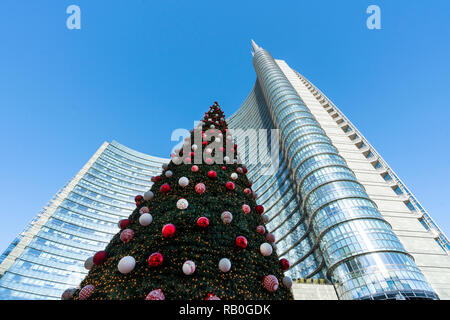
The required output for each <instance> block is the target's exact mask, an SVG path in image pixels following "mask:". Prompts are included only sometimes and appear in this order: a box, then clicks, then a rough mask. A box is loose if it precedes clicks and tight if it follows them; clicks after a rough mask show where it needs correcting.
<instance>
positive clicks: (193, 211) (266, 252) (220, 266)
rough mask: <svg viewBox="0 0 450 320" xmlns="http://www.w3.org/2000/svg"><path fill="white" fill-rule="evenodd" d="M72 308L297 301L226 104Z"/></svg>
mask: <svg viewBox="0 0 450 320" xmlns="http://www.w3.org/2000/svg"><path fill="white" fill-rule="evenodd" d="M171 158H172V159H171V161H170V163H169V164H167V165H164V166H163V172H162V174H161V175H160V176H155V177H153V178H152V181H153V182H154V183H153V185H152V187H151V189H150V190H149V191H148V192H146V193H145V194H144V195H143V196H142V195H137V196H136V198H135V201H136V209H135V210H134V211H133V213H132V214H131V215H130V216H129V217H128V219H124V220H121V221H120V222H119V228H120V229H121V230H120V232H119V233H117V234H116V235H115V236H114V237H113V238H112V240H111V242H110V243H109V244H108V246H107V247H106V248H105V250H103V251H99V252H97V253H96V254H95V255H94V256H93V257H91V258H89V259H87V260H86V262H85V267H86V268H87V269H89V270H90V271H89V274H88V275H87V276H86V278H85V279H84V280H83V281H82V282H81V284H80V287H79V288H78V289H75V288H73V289H68V290H66V291H65V292H64V293H63V296H62V298H63V299H74V300H78V299H79V300H85V299H92V300H110V299H122V300H128V299H137V300H140V299H147V300H162V299H168V300H202V299H207V300H208V299H211V300H212V299H216V300H218V299H225V300H227V299H246V300H260V299H264V300H268V299H283V300H287V299H292V294H291V291H290V287H291V285H292V281H291V279H290V278H289V277H287V276H284V275H283V271H286V270H287V269H288V268H289V262H288V261H287V260H286V259H281V260H280V259H279V258H278V256H277V254H276V252H275V250H274V249H273V243H274V241H275V239H274V236H273V235H272V234H270V233H268V232H267V231H266V229H265V226H264V223H265V222H267V220H268V217H267V216H266V215H265V214H264V208H263V207H262V206H261V205H257V204H256V198H257V195H256V194H255V193H254V192H253V191H252V189H251V187H252V184H251V182H249V180H248V179H247V176H246V173H247V169H246V167H245V166H244V165H242V164H240V161H239V160H238V156H237V146H236V145H235V144H234V140H233V137H232V136H231V133H230V131H229V130H228V128H227V124H226V121H225V116H224V113H223V112H222V110H221V109H220V107H219V105H218V103H217V102H215V103H214V105H213V106H211V107H210V109H209V111H208V112H207V113H205V117H204V119H203V121H201V122H200V124H199V125H198V126H197V127H196V128H195V129H194V130H192V131H191V135H190V137H187V138H186V139H185V141H184V145H183V149H182V150H176V152H174V153H173V154H172V155H171Z"/></svg>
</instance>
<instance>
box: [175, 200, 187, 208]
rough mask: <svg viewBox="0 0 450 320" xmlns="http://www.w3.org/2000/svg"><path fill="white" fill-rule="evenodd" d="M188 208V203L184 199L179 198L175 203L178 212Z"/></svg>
mask: <svg viewBox="0 0 450 320" xmlns="http://www.w3.org/2000/svg"><path fill="white" fill-rule="evenodd" d="M188 206H189V202H188V201H187V200H186V199H183V198H181V199H180V200H178V201H177V208H178V209H180V210H185V209H187V207H188Z"/></svg>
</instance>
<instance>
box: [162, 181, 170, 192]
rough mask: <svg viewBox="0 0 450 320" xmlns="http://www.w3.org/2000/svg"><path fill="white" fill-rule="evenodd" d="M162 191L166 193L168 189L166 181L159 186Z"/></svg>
mask: <svg viewBox="0 0 450 320" xmlns="http://www.w3.org/2000/svg"><path fill="white" fill-rule="evenodd" d="M160 190H161V192H162V193H168V192H169V191H170V186H169V185H168V184H167V183H164V184H163V185H162V186H161V188H160Z"/></svg>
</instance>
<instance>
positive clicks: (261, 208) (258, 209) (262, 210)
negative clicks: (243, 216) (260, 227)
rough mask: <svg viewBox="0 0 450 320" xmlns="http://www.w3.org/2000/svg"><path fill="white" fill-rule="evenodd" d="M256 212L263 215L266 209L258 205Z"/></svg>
mask: <svg viewBox="0 0 450 320" xmlns="http://www.w3.org/2000/svg"><path fill="white" fill-rule="evenodd" d="M255 210H256V213H257V214H263V213H264V207H263V206H262V205H260V204H258V205H257V206H256V207H255Z"/></svg>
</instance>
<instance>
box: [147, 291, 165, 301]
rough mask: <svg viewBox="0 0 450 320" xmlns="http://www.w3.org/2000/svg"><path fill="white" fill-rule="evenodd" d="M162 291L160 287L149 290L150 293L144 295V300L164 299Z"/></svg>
mask: <svg viewBox="0 0 450 320" xmlns="http://www.w3.org/2000/svg"><path fill="white" fill-rule="evenodd" d="M164 299H165V297H164V293H163V292H162V291H161V289H156V290H153V291H150V293H149V294H148V295H147V296H146V297H145V300H164Z"/></svg>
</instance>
